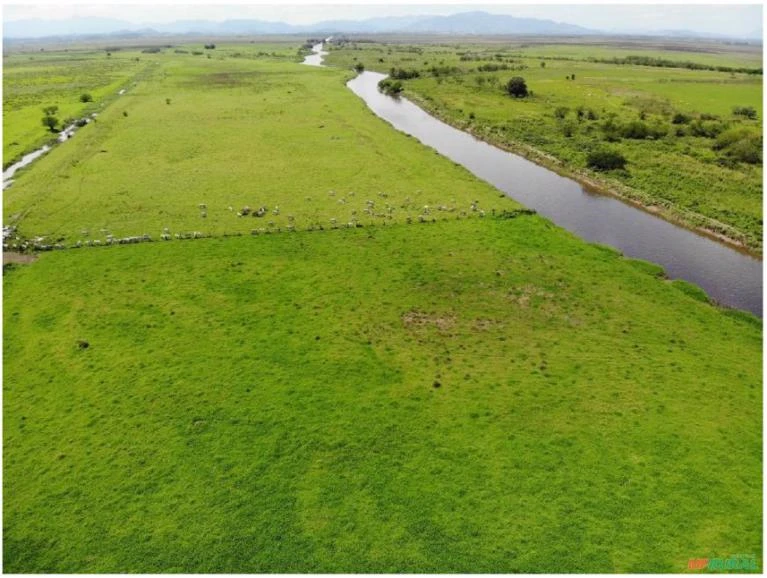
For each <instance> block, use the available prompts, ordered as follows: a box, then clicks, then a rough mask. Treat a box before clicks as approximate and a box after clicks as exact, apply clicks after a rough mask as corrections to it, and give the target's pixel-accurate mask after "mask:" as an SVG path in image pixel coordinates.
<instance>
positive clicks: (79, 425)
mask: <svg viewBox="0 0 767 578" xmlns="http://www.w3.org/2000/svg"><path fill="white" fill-rule="evenodd" d="M658 271H659V270H658V268H657V267H654V266H649V265H647V264H644V263H642V262H633V261H626V260H623V259H622V258H620V257H618V256H617V255H616V254H615V253H614V252H612V251H608V250H605V249H601V248H598V247H595V246H590V245H587V244H585V243H583V242H582V241H580V240H578V239H576V238H574V237H573V236H572V235H570V234H568V233H565V232H564V231H562V230H560V229H557V228H555V227H552V226H551V224H549V223H548V222H547V221H545V220H543V219H540V218H538V217H524V216H522V217H518V218H516V219H510V220H503V219H493V218H490V217H488V218H485V219H479V218H474V219H468V220H461V221H443V222H438V223H423V224H412V225H396V226H393V227H381V226H378V227H366V228H363V229H353V230H338V231H325V232H299V233H282V234H274V235H269V236H262V237H257V238H251V237H242V238H230V239H201V240H196V241H191V240H190V241H171V242H168V243H152V244H149V243H147V244H143V245H136V246H129V247H104V248H92V249H81V250H80V251H76V250H70V251H62V252H57V253H49V254H44V255H42V256H41V258H40V260H39V261H38V262H36V263H34V264H32V265H31V266H25V267H23V268H21V269H19V270H12V271H10V272H7V273H6V275H5V279H4V304H3V305H4V358H5V360H6V361H5V367H4V379H3V387H4V420H3V423H4V432H3V433H4V476H3V484H4V487H3V490H4V563H5V569H6V571H8V572H46V573H48V572H51V573H53V572H105V573H111V572H235V573H239V572H243V573H251V572H384V573H388V572H464V573H471V572H501V573H506V572H682V571H684V570H685V569H686V568H687V562H688V560H689V559H690V558H701V557H715V556H726V555H728V554H730V553H740V552H746V553H752V552H753V553H757V555H758V553H759V552H760V549H761V520H762V518H761V516H762V494H761V471H762V470H761V467H762V466H761V433H762V429H761V423H762V415H761V403H760V402H761V395H762V392H761V363H760V355H761V330H760V327H759V324H758V322H756V321H755V320H749V318H748V316H745V315H744V316H742V317H741V316H739V315H737V316H735V315H729V314H727V313H725V312H723V311H722V310H719V309H716V308H715V307H713V306H711V305H708V304H707V303H704V302H701V301H700V300H699V298H698V297H697V294H696V293H694V292H693V293H692V295H690V296H688V294H687V293H686V292H684V291H680V290H679V289H678V288H677V287H676V284H675V283H668V282H664V281H663V280H661V279H659V278H658V277H657V276H656V275H657V273H658ZM80 342H87V344H88V347H87V348H82V347H81V346H80ZM759 564H760V565H761V561H759Z"/></svg>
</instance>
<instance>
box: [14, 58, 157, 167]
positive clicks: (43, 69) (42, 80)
mask: <svg viewBox="0 0 767 578" xmlns="http://www.w3.org/2000/svg"><path fill="white" fill-rule="evenodd" d="M147 56H148V55H146V54H140V53H139V52H138V51H135V52H124V51H118V52H113V53H112V54H111V56H107V54H106V51H75V50H73V51H71V52H69V51H68V52H66V53H64V52H56V53H52V52H40V53H35V54H29V53H23V54H20V53H12V54H10V55H8V56H6V57H4V58H3V165H4V166H6V165H9V164H11V163H13V162H15V161H16V160H18V159H19V158H20V157H21V156H23V155H24V154H26V153H28V152H31V151H32V150H34V149H36V148H39V147H40V146H42V145H43V144H45V142H46V141H48V140H51V139H54V138H55V137H56V135H55V134H53V133H51V132H50V131H49V130H48V129H47V128H46V127H44V126H43V124H42V122H41V121H42V118H43V110H42V109H43V108H44V107H46V106H58V107H59V112H58V114H57V116H58V118H59V120H60V121H61V123H60V125H59V128H63V126H62V125H63V123H64V121H66V120H67V119H76V118H81V117H82V116H84V115H85V114H89V113H91V112H99V111H101V110H102V109H103V105H104V104H105V103H106V104H108V103H109V102H110V101H111V100H113V99H114V98H115V97H116V96H117V93H118V92H119V91H120V90H121V89H123V88H125V89H128V88H129V87H130V85H131V82H132V79H133V78H134V77H135V76H136V75H138V74H139V73H140V72H141V71H144V70H145V69H146V68H147V65H148V64H149V59H148V58H146V57H147ZM142 57H144V58H142ZM136 58H139V61H138V62H137V61H136ZM84 93H89V94H90V95H91V96H92V97H93V102H90V103H82V102H80V96H81V95H82V94H84Z"/></svg>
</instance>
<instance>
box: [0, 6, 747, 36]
mask: <svg viewBox="0 0 767 578" xmlns="http://www.w3.org/2000/svg"><path fill="white" fill-rule="evenodd" d="M11 1H12V0H11ZM379 2H380V0H379ZM492 2H493V0H490V3H488V1H487V0H485V1H482V2H481V3H476V4H472V3H468V2H465V1H464V2H462V3H460V4H445V3H444V2H440V3H439V4H436V3H431V4H424V3H423V0H421V2H419V3H417V4H414V3H411V4H408V3H406V2H402V1H400V0H392V1H390V2H387V3H386V4H385V5H382V4H376V3H374V2H364V0H357V1H354V2H344V3H339V4H327V3H326V2H325V3H322V4H321V3H320V2H312V1H311V0H304V1H301V0H299V1H298V2H296V1H295V0H294V1H293V2H291V3H290V4H285V5H268V3H261V4H258V5H257V4H254V3H248V4H243V3H237V0H234V1H232V0H228V1H226V0H225V1H224V2H210V1H208V2H203V1H200V0H187V1H186V2H173V1H168V0H164V1H163V2H162V3H156V2H147V1H146V0H138V1H137V0H127V1H119V0H107V1H106V2H103V3H100V4H90V5H86V4H79V3H74V2H67V1H66V0H63V1H62V0H50V1H48V0H38V1H37V2H26V1H21V2H18V1H16V2H12V3H11V2H9V3H6V2H5V0H3V19H4V20H5V21H12V20H20V19H22V18H45V19H63V18H71V17H82V16H98V17H108V18H118V19H120V20H127V21H130V22H135V23H150V22H171V21H173V20H190V19H204V20H219V21H220V20H226V19H230V18H257V19H260V20H273V21H283V22H289V23H291V24H309V23H313V22H318V21H320V20H335V19H345V20H346V19H355V20H356V19H363V18H371V17H374V16H402V15H407V14H453V13H456V12H465V11H467V10H485V11H487V12H493V13H496V14H511V15H513V16H525V17H533V18H546V19H549V20H555V21H559V22H567V23H570V24H578V25H581V26H586V27H590V28H598V29H601V30H606V31H611V30H620V31H631V30H661V29H666V30H668V29H687V30H694V31H696V32H717V33H723V34H731V35H740V34H743V35H747V34H752V33H753V32H754V31H756V30H760V29H761V22H762V5H761V3H758V4H750V5H744V4H739V5H733V4H729V3H727V4H718V5H711V4H708V5H695V4H691V3H685V4H675V5H667V4H654V3H645V4H638V3H631V4H629V3H615V2H612V3H609V4H607V3H600V4H588V5H584V4H563V3H562V1H561V0H559V2H557V3H556V4H554V3H542V2H538V3H536V4H535V5H531V4H521V3H513V2H498V3H492Z"/></svg>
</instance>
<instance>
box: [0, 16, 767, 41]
mask: <svg viewBox="0 0 767 578" xmlns="http://www.w3.org/2000/svg"><path fill="white" fill-rule="evenodd" d="M387 32H388V33H417V34H520V35H523V34H537V35H548V36H574V35H586V34H589V35H606V34H619V32H616V31H613V32H604V31H600V30H592V29H588V28H584V27H582V26H576V25H574V24H567V23H563V22H554V21H553V20H541V19H538V18H517V17H515V16H508V15H504V14H489V13H487V12H463V13H460V14H452V15H450V16H431V15H429V16H425V15H421V16H398V17H386V18H369V19H367V20H329V21H325V22H318V23H316V24H309V25H301V26H298V25H293V24H286V23H285V22H268V21H264V20H251V19H247V20H245V19H243V20H224V21H222V22H215V21H210V20H179V21H176V22H170V23H141V24H136V23H131V22H126V21H123V20H116V19H110V18H71V19H68V20H42V19H28V20H15V21H10V22H4V23H3V38H7V39H22V38H43V37H48V36H56V37H66V36H74V35H77V36H86V35H98V34H104V35H106V34H116V33H120V34H122V35H125V34H129V33H130V34H131V35H133V34H142V35H147V36H149V35H156V34H176V35H178V34H194V33H196V34H211V35H217V36H228V35H248V34H263V35H267V34H268V35H271V34H333V33H337V34H352V33H358V34H375V33H387ZM626 33H628V34H636V35H647V36H669V37H681V36H683V37H688V38H725V36H724V35H715V34H708V33H701V32H693V31H688V30H666V31H646V32H641V31H633V32H623V34H626ZM761 37H762V35H761V30H760V31H759V32H757V33H755V35H754V36H753V37H751V38H750V39H751V40H753V39H761Z"/></svg>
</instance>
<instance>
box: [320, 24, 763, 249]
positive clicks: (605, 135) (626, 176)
mask: <svg viewBox="0 0 767 578" xmlns="http://www.w3.org/2000/svg"><path fill="white" fill-rule="evenodd" d="M331 48H332V49H331V51H330V52H331V53H330V55H329V56H328V57H327V58H326V62H327V63H328V64H329V65H333V66H339V67H342V68H349V69H352V68H354V67H360V66H362V67H364V68H365V70H370V71H378V72H381V73H385V74H393V75H394V76H395V77H397V78H398V79H399V80H400V81H401V82H402V85H403V87H404V93H403V94H404V95H406V96H408V97H410V98H412V99H413V100H414V101H417V103H418V104H419V106H421V107H422V108H424V109H425V110H428V111H429V112H430V113H432V114H434V115H435V116H436V117H438V118H440V119H441V120H443V121H444V122H447V123H449V124H451V125H452V126H456V127H458V128H460V129H461V130H466V131H468V132H471V133H472V134H474V135H475V136H476V137H478V138H480V139H482V140H484V141H486V142H490V143H493V144H494V145H496V146H498V147H499V148H503V149H505V150H508V151H512V152H514V153H516V154H518V155H520V156H523V157H525V158H528V159H530V160H534V161H535V162H536V163H538V164H540V165H541V166H544V167H546V168H549V169H550V170H552V171H556V172H557V173H559V174H562V175H563V176H568V177H570V178H571V179H573V180H577V181H578V182H580V183H583V185H584V186H585V187H588V188H589V189H590V190H592V191H594V192H601V193H603V194H609V195H611V196H615V197H616V198H620V199H623V200H626V201H627V202H632V203H638V206H641V207H642V208H643V209H644V210H648V211H651V212H653V213H654V214H660V215H662V217H663V218H664V219H665V220H667V221H669V222H673V223H676V224H679V225H680V226H684V227H686V228H688V229H689V230H693V231H697V232H699V233H701V234H703V235H708V236H710V237H713V238H716V239H719V240H720V241H722V242H725V243H727V245H728V246H730V247H737V248H739V249H740V250H746V251H747V252H748V253H749V254H751V255H761V254H762V252H763V246H762V245H763V242H762V231H763V224H762V197H763V186H762V181H763V178H762V174H763V170H762V163H761V145H759V147H758V150H757V147H756V146H755V144H754V143H755V142H756V141H757V140H760V139H761V132H762V127H761V122H760V119H761V117H762V85H761V81H760V78H759V77H754V76H753V75H746V74H730V73H725V72H720V71H713V70H688V69H684V68H673V67H669V68H658V67H651V66H640V65H629V64H611V63H607V62H601V61H599V62H598V61H589V60H588V55H589V51H590V50H592V49H594V50H597V49H596V48H594V47H589V46H579V47H578V48H577V52H578V54H580V56H581V58H580V59H577V60H551V59H548V58H544V57H543V56H544V53H546V54H548V55H549V56H551V55H552V53H557V54H558V53H559V52H560V51H562V50H565V51H566V49H565V48H563V47H561V46H549V47H547V48H546V49H545V50H544V49H543V48H541V47H540V46H538V47H527V46H522V45H518V44H517V43H515V42H511V41H509V42H508V43H505V44H502V43H498V44H494V45H493V46H492V47H490V46H488V45H486V44H483V43H482V41H481V39H478V40H477V41H476V42H470V43H466V42H462V43H460V44H459V43H458V42H457V41H456V42H455V43H452V44H451V43H440V44H439V45H436V44H429V43H428V42H424V43H421V44H405V43H393V42H392V43H386V42H379V43H376V42H354V41H353V40H349V41H346V42H339V43H337V44H333V45H331ZM570 48H571V49H574V48H573V47H570ZM637 50H638V51H641V47H637ZM647 50H650V51H651V49H650V48H648V49H647ZM547 51H548V52H547ZM539 52H540V54H539ZM656 56H657V55H656ZM673 56H674V55H673V53H670V54H669V58H671V59H672V60H673V58H672V57H673ZM676 56H678V53H677V55H676ZM697 56H698V54H692V53H691V54H690V57H691V58H692V57H697ZM703 56H705V57H707V58H709V57H710V58H711V59H713V60H717V59H726V58H729V56H728V57H725V56H723V55H712V54H709V55H703ZM730 56H731V55H730ZM730 64H732V63H731V62H730ZM752 64H753V62H752ZM392 71H394V72H393V73H392ZM514 76H520V77H522V78H523V79H524V81H525V82H526V86H527V88H528V94H527V96H526V97H525V98H511V97H510V96H509V95H508V93H507V91H506V90H504V86H505V85H506V83H507V82H508V81H509V79H510V78H511V77H514ZM741 110H747V111H749V112H748V115H747V116H746V115H744V114H741V113H739V112H737V111H741ZM733 142H737V147H735V146H734V145H733V144H732V143H733ZM730 147H734V148H730ZM604 150H607V151H611V152H615V153H618V154H620V155H622V156H623V157H624V158H625V160H626V166H625V170H614V171H611V172H596V171H593V170H592V169H591V168H589V163H588V157H589V155H590V154H591V153H594V152H599V151H604Z"/></svg>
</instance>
